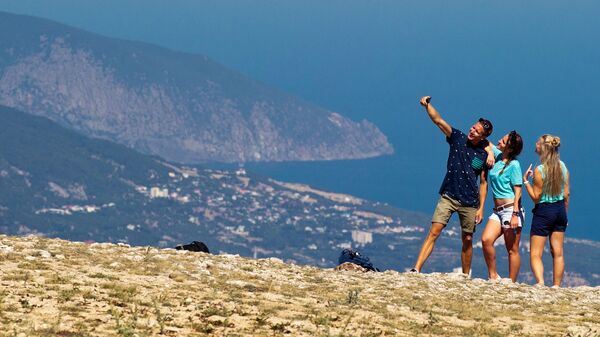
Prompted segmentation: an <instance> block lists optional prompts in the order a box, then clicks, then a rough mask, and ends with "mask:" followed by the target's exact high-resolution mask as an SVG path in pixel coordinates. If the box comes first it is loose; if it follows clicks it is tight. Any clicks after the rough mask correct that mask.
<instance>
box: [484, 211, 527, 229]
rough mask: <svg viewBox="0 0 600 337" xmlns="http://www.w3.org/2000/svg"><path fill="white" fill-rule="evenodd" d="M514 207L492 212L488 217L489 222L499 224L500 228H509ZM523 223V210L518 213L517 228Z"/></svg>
mask: <svg viewBox="0 0 600 337" xmlns="http://www.w3.org/2000/svg"><path fill="white" fill-rule="evenodd" d="M513 209H514V207H508V208H505V209H503V210H501V211H498V212H496V211H494V212H493V213H492V215H490V218H489V219H490V220H495V221H497V222H499V223H500V225H501V226H502V228H510V220H511V219H512V212H513ZM524 222H525V212H524V211H523V209H521V211H520V212H519V227H523V223H524Z"/></svg>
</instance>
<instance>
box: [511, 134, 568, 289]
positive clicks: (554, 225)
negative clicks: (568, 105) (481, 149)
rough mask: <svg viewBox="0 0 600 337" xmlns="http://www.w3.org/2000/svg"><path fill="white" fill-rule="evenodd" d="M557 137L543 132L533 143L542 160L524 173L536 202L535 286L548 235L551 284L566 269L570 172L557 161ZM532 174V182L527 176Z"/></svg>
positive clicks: (540, 278)
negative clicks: (550, 254)
mask: <svg viewBox="0 0 600 337" xmlns="http://www.w3.org/2000/svg"><path fill="white" fill-rule="evenodd" d="M559 147H560V138H559V137H556V136H553V135H548V134H546V135H543V136H541V137H540V138H539V139H538V141H537V142H536V143H535V152H536V153H537V154H538V155H539V156H540V162H541V163H542V164H541V165H539V166H538V167H536V168H535V170H532V169H531V165H529V168H528V169H527V171H526V172H525V174H524V175H523V183H524V185H525V188H526V190H527V194H529V196H530V197H531V200H533V202H534V203H535V207H534V208H533V218H532V220H531V236H530V252H531V271H532V272H533V275H534V276H535V279H536V281H537V284H538V285H544V265H543V263H542V254H543V252H544V246H545V245H546V238H547V237H550V251H551V253H552V259H553V261H554V265H553V267H554V280H553V286H554V287H560V283H561V281H562V278H563V274H564V271H565V260H564V256H563V243H564V240H565V231H566V229H567V225H568V221H567V210H568V208H569V192H570V191H569V171H568V170H567V166H566V165H565V163H563V162H562V161H561V160H560V155H559V153H558V148H559ZM531 176H533V184H531V183H530V182H529V180H528V179H529V178H530V177H531Z"/></svg>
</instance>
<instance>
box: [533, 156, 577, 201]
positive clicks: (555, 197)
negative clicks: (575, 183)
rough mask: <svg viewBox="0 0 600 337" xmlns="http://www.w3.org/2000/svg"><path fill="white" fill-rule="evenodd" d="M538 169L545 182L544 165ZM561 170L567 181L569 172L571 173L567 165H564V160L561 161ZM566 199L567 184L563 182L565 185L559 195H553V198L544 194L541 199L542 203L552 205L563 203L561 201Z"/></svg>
mask: <svg viewBox="0 0 600 337" xmlns="http://www.w3.org/2000/svg"><path fill="white" fill-rule="evenodd" d="M537 168H538V169H539V170H540V172H541V173H542V180H544V179H545V178H546V177H545V174H544V165H543V164H541V165H538V167H537ZM560 168H561V169H562V172H563V177H564V179H565V181H566V179H567V172H569V171H568V170H567V166H566V165H565V163H563V161H562V160H561V161H560ZM564 199H565V183H564V182H563V185H562V187H561V190H560V194H559V195H552V196H550V195H547V194H544V193H542V196H541V197H540V203H543V202H545V203H551V202H557V201H561V200H564Z"/></svg>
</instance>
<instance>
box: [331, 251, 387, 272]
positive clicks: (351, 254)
mask: <svg viewBox="0 0 600 337" xmlns="http://www.w3.org/2000/svg"><path fill="white" fill-rule="evenodd" d="M338 262H339V264H342V263H345V262H350V263H354V264H357V265H359V266H361V267H363V268H365V269H367V270H370V271H379V269H377V268H375V267H374V266H373V263H371V260H369V258H368V257H367V256H366V255H362V254H361V253H359V252H358V251H356V250H353V249H350V248H346V249H344V250H342V253H341V254H340V258H339V259H338Z"/></svg>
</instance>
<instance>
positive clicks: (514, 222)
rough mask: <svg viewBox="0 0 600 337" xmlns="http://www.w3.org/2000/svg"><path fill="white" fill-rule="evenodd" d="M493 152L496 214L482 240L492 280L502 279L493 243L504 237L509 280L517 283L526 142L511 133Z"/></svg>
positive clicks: (491, 180)
mask: <svg viewBox="0 0 600 337" xmlns="http://www.w3.org/2000/svg"><path fill="white" fill-rule="evenodd" d="M492 150H493V151H494V155H495V156H496V164H494V167H492V169H491V170H490V171H489V172H488V177H489V181H490V184H489V186H491V188H492V194H493V196H494V212H493V213H492V214H491V215H490V217H489V219H488V223H487V224H486V225H485V230H484V231H483V235H482V237H481V244H482V246H483V256H484V257H485V263H486V264H487V267H488V275H489V278H490V280H495V279H498V278H500V277H499V276H498V271H497V270H496V250H495V248H494V243H495V242H496V240H497V239H498V238H499V237H500V236H501V235H504V243H505V245H506V250H507V252H508V273H509V276H510V279H511V280H512V281H513V282H516V281H517V275H518V274H519V269H520V267H521V256H520V255H519V242H520V240H521V229H522V226H523V220H524V219H523V212H522V211H521V207H520V206H521V185H522V184H523V178H522V172H521V165H520V164H519V161H518V160H517V156H518V155H519V154H520V153H521V151H522V150H523V139H522V138H521V136H520V135H519V134H518V133H517V132H516V131H511V132H510V133H509V134H507V135H505V136H504V137H502V139H500V141H498V145H497V146H496V147H492Z"/></svg>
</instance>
